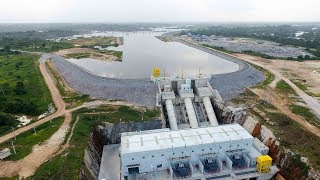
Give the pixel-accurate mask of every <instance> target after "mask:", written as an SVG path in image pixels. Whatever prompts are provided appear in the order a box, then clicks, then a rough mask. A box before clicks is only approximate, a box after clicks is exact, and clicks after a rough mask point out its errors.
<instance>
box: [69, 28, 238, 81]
mask: <svg viewBox="0 0 320 180" xmlns="http://www.w3.org/2000/svg"><path fill="white" fill-rule="evenodd" d="M161 34H162V33H161V32H106V33H93V34H91V35H93V36H121V37H124V45H121V46H119V47H112V48H110V49H112V50H119V51H123V57H122V62H105V61H100V60H94V59H90V58H85V59H69V61H71V62H73V63H75V64H77V65H79V66H81V67H83V68H85V69H87V70H89V71H90V72H92V73H94V74H96V75H99V76H104V77H113V78H125V79H137V78H149V77H150V75H151V74H152V70H153V68H154V67H159V68H160V69H161V73H162V75H164V73H165V75H166V76H181V74H182V69H183V75H184V76H185V77H186V76H197V75H199V70H200V74H203V75H210V74H222V73H229V72H234V71H237V70H238V68H239V66H238V64H236V63H233V62H230V61H228V60H225V59H222V58H220V57H217V56H214V55H211V54H209V53H206V52H203V51H200V50H198V49H195V48H192V47H189V46H187V45H184V44H182V43H179V42H163V41H161V40H159V39H157V38H156V37H155V36H159V35H161Z"/></svg>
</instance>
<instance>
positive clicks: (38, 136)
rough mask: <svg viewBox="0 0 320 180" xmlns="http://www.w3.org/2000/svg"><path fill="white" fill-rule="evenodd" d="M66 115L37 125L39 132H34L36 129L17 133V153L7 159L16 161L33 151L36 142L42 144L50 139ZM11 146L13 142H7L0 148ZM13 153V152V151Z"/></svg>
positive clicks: (15, 143)
mask: <svg viewBox="0 0 320 180" xmlns="http://www.w3.org/2000/svg"><path fill="white" fill-rule="evenodd" d="M63 120H64V117H59V118H56V119H53V120H52V122H46V123H44V124H41V125H39V126H37V127H36V128H35V129H36V131H37V133H34V130H33V129H31V130H29V131H26V132H23V133H21V134H19V135H17V140H16V141H14V145H15V148H16V151H17V154H12V155H11V156H9V157H8V158H7V159H5V160H11V161H16V160H19V159H22V158H24V157H26V156H27V155H28V154H30V153H31V152H32V148H33V147H34V146H35V145H36V144H40V143H42V142H44V141H45V140H47V139H49V138H50V137H51V136H52V135H53V134H54V133H55V132H56V131H57V130H58V129H59V127H60V126H61V124H62V123H63ZM6 147H7V148H10V147H11V142H10V141H9V142H5V143H3V144H1V145H0V149H4V148H6ZM12 153H13V152H12Z"/></svg>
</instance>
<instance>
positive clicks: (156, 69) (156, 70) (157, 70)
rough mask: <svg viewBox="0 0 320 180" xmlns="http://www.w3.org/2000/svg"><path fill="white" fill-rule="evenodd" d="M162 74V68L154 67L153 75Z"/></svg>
mask: <svg viewBox="0 0 320 180" xmlns="http://www.w3.org/2000/svg"><path fill="white" fill-rule="evenodd" d="M159 76H160V68H153V77H159Z"/></svg>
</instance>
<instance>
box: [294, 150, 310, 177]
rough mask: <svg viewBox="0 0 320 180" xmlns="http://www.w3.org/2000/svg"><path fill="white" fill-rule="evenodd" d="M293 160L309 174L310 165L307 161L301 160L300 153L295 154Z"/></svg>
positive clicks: (304, 172)
mask: <svg viewBox="0 0 320 180" xmlns="http://www.w3.org/2000/svg"><path fill="white" fill-rule="evenodd" d="M292 161H293V163H294V164H295V165H297V166H298V167H299V168H300V169H301V170H302V174H304V175H305V176H307V174H308V172H309V170H310V167H309V166H308V165H307V164H306V163H304V162H302V161H301V156H300V155H299V154H295V155H294V156H293V157H292Z"/></svg>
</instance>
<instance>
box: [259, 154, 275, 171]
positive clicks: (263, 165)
mask: <svg viewBox="0 0 320 180" xmlns="http://www.w3.org/2000/svg"><path fill="white" fill-rule="evenodd" d="M271 166H272V158H271V157H270V156H268V155H264V156H259V157H257V170H258V171H259V173H267V172H270V167H271Z"/></svg>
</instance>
